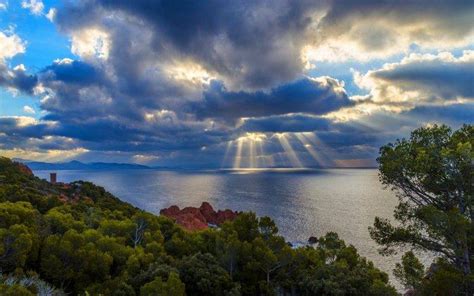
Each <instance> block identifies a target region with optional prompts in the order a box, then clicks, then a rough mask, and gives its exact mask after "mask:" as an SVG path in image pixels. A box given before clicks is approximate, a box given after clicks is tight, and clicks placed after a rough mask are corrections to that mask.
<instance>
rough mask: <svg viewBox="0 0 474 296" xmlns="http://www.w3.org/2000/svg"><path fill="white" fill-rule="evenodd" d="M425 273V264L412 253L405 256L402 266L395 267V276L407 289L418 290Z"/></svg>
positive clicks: (398, 264)
mask: <svg viewBox="0 0 474 296" xmlns="http://www.w3.org/2000/svg"><path fill="white" fill-rule="evenodd" d="M424 272H425V271H424V267H423V264H421V262H420V261H419V260H418V258H416V256H415V254H413V252H412V251H409V252H406V253H405V255H403V257H402V264H400V263H397V264H396V265H395V269H394V271H393V274H394V275H395V277H396V278H397V279H398V280H399V281H400V282H401V283H402V284H403V285H404V286H405V288H406V289H414V290H417V289H418V288H419V287H420V285H421V281H422V280H423V276H424Z"/></svg>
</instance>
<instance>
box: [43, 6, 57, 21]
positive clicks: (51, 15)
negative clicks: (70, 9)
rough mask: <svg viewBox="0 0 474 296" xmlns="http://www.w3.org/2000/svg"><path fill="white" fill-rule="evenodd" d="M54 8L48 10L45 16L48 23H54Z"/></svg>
mask: <svg viewBox="0 0 474 296" xmlns="http://www.w3.org/2000/svg"><path fill="white" fill-rule="evenodd" d="M56 11H57V10H56V8H50V9H49V10H48V13H47V14H46V15H45V16H46V18H47V19H48V20H49V21H50V22H54V18H55V17H56Z"/></svg>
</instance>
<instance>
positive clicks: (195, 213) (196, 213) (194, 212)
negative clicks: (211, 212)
mask: <svg viewBox="0 0 474 296" xmlns="http://www.w3.org/2000/svg"><path fill="white" fill-rule="evenodd" d="M180 215H191V216H193V217H194V218H196V219H198V220H199V221H201V222H203V223H206V225H207V220H206V218H205V217H204V216H203V215H202V214H201V211H200V210H199V209H198V208H194V207H186V208H184V209H182V210H181V212H180Z"/></svg>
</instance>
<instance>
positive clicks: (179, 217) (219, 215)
mask: <svg viewBox="0 0 474 296" xmlns="http://www.w3.org/2000/svg"><path fill="white" fill-rule="evenodd" d="M160 214H161V215H163V216H166V217H169V218H171V219H173V220H175V221H176V223H178V224H179V225H181V226H183V227H184V228H185V229H187V230H190V231H195V230H203V229H206V228H207V227H208V226H209V224H213V225H221V224H222V223H224V222H225V221H232V220H234V219H235V217H237V215H238V213H237V212H234V211H232V210H229V209H226V210H223V211H221V210H219V211H217V212H216V211H215V210H214V208H213V207H212V206H211V205H210V204H209V203H208V202H203V203H202V204H201V206H200V207H199V208H195V207H186V208H184V209H182V210H180V209H179V207H178V206H175V205H173V206H171V207H169V208H166V209H162V210H161V211H160Z"/></svg>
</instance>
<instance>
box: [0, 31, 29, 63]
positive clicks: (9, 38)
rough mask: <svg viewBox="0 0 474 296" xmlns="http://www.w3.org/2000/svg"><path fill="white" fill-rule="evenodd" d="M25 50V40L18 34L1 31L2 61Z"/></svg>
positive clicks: (0, 51)
mask: <svg viewBox="0 0 474 296" xmlns="http://www.w3.org/2000/svg"><path fill="white" fill-rule="evenodd" d="M24 52H25V42H23V41H22V40H21V38H20V37H18V35H16V34H11V33H5V32H2V31H0V63H1V62H2V61H4V60H5V59H9V58H11V57H14V56H16V55H17V54H20V53H24Z"/></svg>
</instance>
